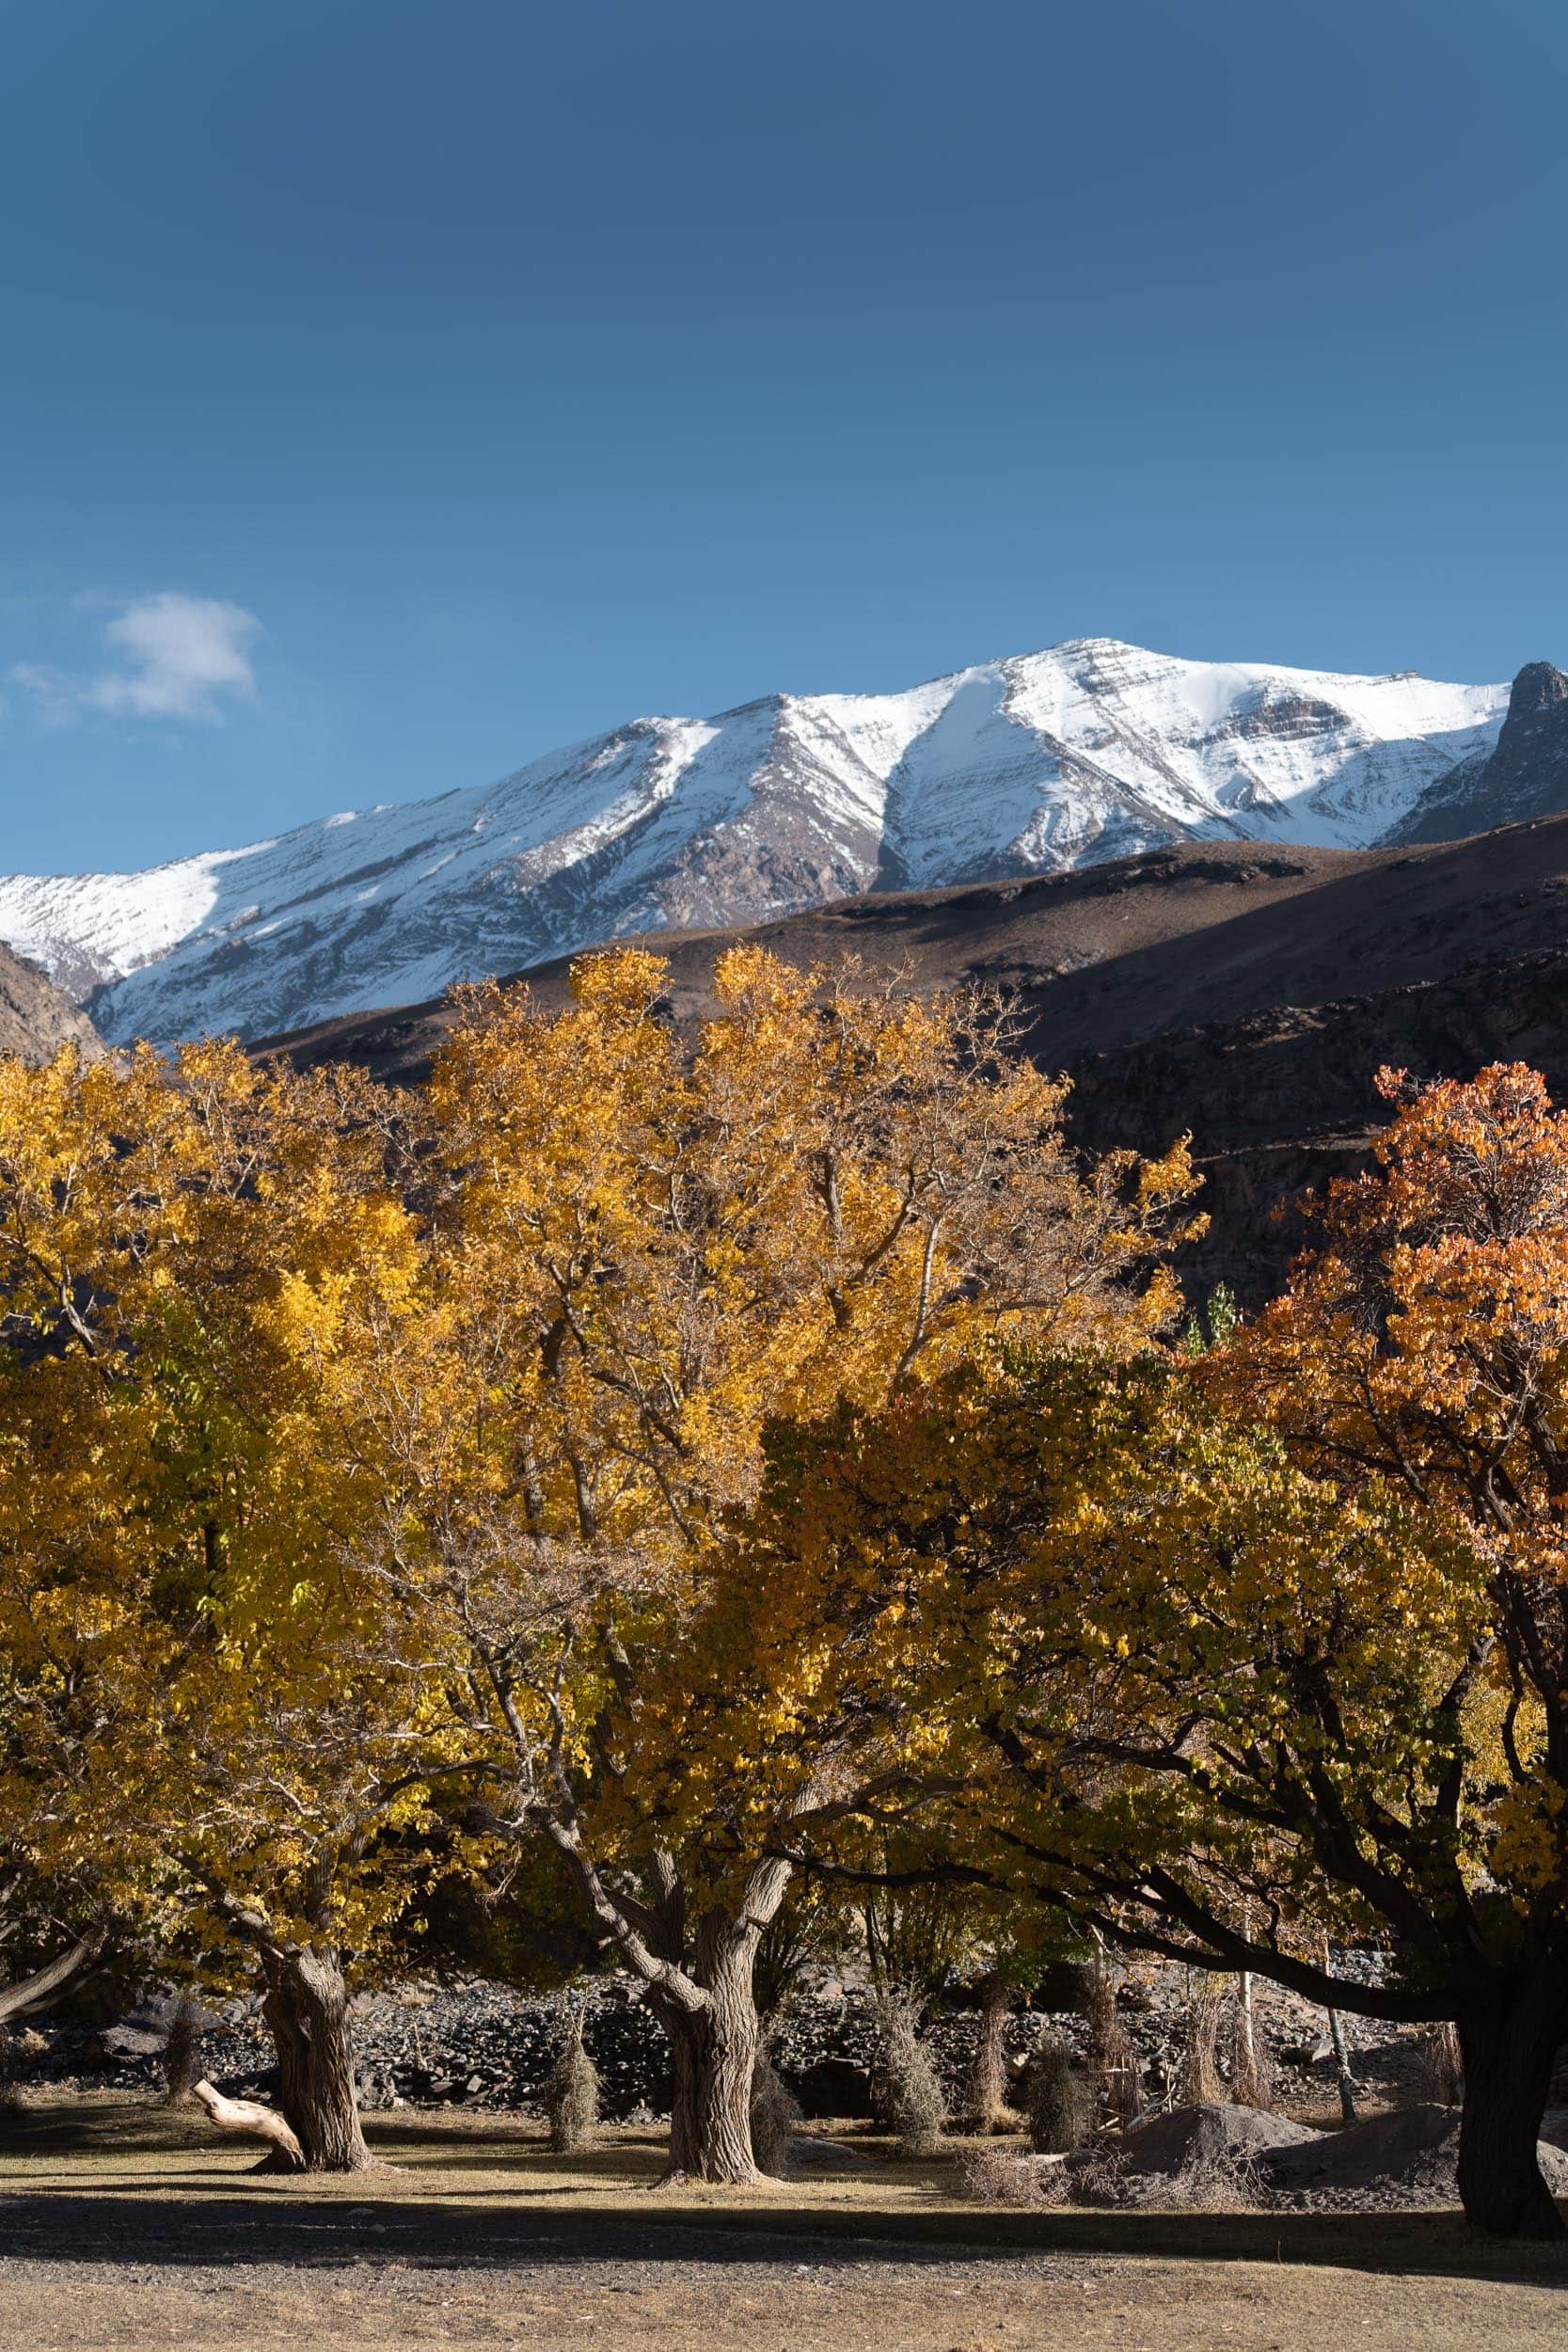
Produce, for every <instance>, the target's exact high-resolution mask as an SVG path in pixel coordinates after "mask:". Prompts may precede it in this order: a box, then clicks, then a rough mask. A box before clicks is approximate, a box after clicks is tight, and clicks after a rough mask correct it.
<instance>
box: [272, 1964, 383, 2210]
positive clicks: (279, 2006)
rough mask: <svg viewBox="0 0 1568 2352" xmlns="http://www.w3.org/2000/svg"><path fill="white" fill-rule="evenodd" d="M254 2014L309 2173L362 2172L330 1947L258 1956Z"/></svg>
mask: <svg viewBox="0 0 1568 2352" xmlns="http://www.w3.org/2000/svg"><path fill="white" fill-rule="evenodd" d="M262 1966H263V1968H264V1970H265V1973H266V1981H267V1992H266V1998H265V2000H264V2001H263V2002H262V2004H261V2013H262V2015H263V2016H264V2017H265V2019H266V2021H267V2024H268V2026H270V2027H271V2029H272V2038H273V2042H274V2044H275V2045H276V2047H277V2104H278V2106H279V2107H280V2108H281V2109H282V2111H283V2113H284V2115H285V2116H286V2117H287V2118H288V2121H289V2122H290V2124H291V2125H292V2127H293V2133H294V2137H295V2138H296V2139H297V2140H298V2141H299V2144H300V2148H301V2150H302V2152H303V2153H304V2158H305V2169H306V2170H307V2171H309V2172H362V2171H364V2170H365V2169H366V2167H367V2166H368V2165H370V2164H371V2162H372V2156H371V2152H370V2150H369V2149H368V2148H367V2147H366V2145H365V2137H364V2134H363V2132H361V2130H360V2128H359V2106H358V2102H357V2100H356V2097H355V2092H354V2045H353V2042H352V2041H351V2039H350V2035H349V2025H348V1990H347V1987H346V1986H345V1985H344V1983H343V1972H342V1966H341V1962H340V1960H339V1957H338V1954H337V1952H336V1951H335V1950H334V1949H333V1948H332V1947H331V1946H330V1945H325V1944H319V1945H297V1946H291V1947H289V1949H288V1950H286V1951H284V1952H281V1953H277V1954H274V1953H270V1952H269V1953H266V1954H264V1955H263V1957H262Z"/></svg>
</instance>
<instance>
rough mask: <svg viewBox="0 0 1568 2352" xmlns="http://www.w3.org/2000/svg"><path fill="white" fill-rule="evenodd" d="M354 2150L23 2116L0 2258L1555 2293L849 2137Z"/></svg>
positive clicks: (524, 2137) (1555, 2254)
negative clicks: (810, 2167)
mask: <svg viewBox="0 0 1568 2352" xmlns="http://www.w3.org/2000/svg"><path fill="white" fill-rule="evenodd" d="M371 2137H372V2144H373V2145H374V2147H375V2149H376V2151H377V2153H378V2155H379V2157H380V2158H381V2159H382V2161H381V2163H380V2164H379V2165H378V2167H377V2169H375V2170H374V2171H372V2172H370V2173H367V2174H364V2175H361V2176H359V2177H357V2178H356V2179H351V2180H342V2179H338V2180H332V2181H320V2182H312V2181H297V2180H294V2181H291V2180H288V2179H284V2178H279V2177H278V2176H277V2175H268V2176H261V2177H258V2176H254V2175H252V2174H250V2173H249V2172H248V2171H246V2170H245V2169H243V2160H242V2164H241V2167H240V2169H236V2166H235V2160H234V2152H233V2151H232V2149H231V2148H230V2147H227V2146H222V2145H221V2144H215V2143H214V2140H213V2139H212V2137H211V2136H210V2135H207V2134H204V2133H203V2132H202V2131H201V2130H200V2128H199V2127H198V2125H196V2124H194V2123H187V2122H183V2121H182V2119H180V2118H176V2117H172V2116H169V2115H167V2114H161V2113H159V2112H158V2111H157V2110H149V2109H147V2108H138V2107H134V2106H119V2107H115V2108H106V2107H104V2106H101V2105H95V2104H92V2103H88V2102H82V2103H80V2104H72V2105H67V2104H65V2103H60V2104H58V2105H56V2106H53V2107H49V2108H39V2109H36V2110H34V2111H32V2112H31V2113H30V2114H29V2115H28V2116H27V2117H26V2118H25V2119H24V2120H23V2122H22V2123H21V2125H20V2128H13V2129H12V2130H11V2131H9V2132H8V2135H7V2139H6V2144H5V2146H4V2148H3V2149H0V2254H4V2255H11V2256H21V2257H24V2258H25V2259H27V2260H30V2261H33V2262H46V2263H47V2262H58V2263H61V2264H73V2265H82V2264H86V2265H133V2266H136V2265H140V2266H144V2267H146V2268H148V2269H156V2268H159V2267H161V2266H175V2265H179V2266H193V2265H194V2266H211V2267H213V2268H215V2269H219V2270H221V2269H224V2268H226V2267H230V2266H240V2265H263V2264H283V2265H289V2266H291V2267H295V2268H312V2269H323V2268H328V2269H330V2268H341V2269H351V2268H353V2267H355V2266H357V2265H366V2264H372V2265H388V2264H399V2265H407V2266H409V2267H412V2268H416V2269H418V2268H431V2269H451V2268H459V2269H462V2268H473V2269H476V2270H477V2269H486V2270H496V2269H504V2268H512V2269H515V2270H518V2271H520V2272H530V2273H532V2274H535V2275H537V2274H538V2273H540V2272H541V2271H546V2272H548V2271H557V2270H559V2271H569V2270H571V2269H572V2268H573V2267H575V2266H577V2265H588V2264H597V2263H606V2262H610V2263H613V2262H626V2261H631V2262H639V2263H655V2264H662V2263H669V2264H672V2265H675V2264H680V2265H712V2266H713V2267H715V2268H719V2267H728V2268H732V2269H734V2268H738V2267H744V2266H746V2265H777V2264H779V2263H781V2262H785V2261H792V2262H795V2263H797V2264H803V2263H810V2264H811V2265H812V2266H813V2267H814V2268H816V2269H822V2270H835V2271H840V2272H854V2271H859V2272H867V2271H875V2270H876V2269H877V2268H878V2266H879V2265H880V2266H885V2265H890V2264H898V2265H911V2264H915V2265H918V2264H922V2263H931V2264H938V2263H951V2262H952V2261H953V2260H954V2259H955V2258H959V2259H963V2260H966V2261H978V2262H980V2263H982V2264H984V2263H985V2262H986V2261H987V2260H988V2259H989V2258H996V2259H1006V2260H1008V2261H1011V2262H1016V2261H1017V2260H1018V2258H1019V2256H1020V2255H1021V2254H1022V2255H1026V2256H1036V2257H1062V2256H1080V2257H1082V2256H1101V2257H1106V2256H1109V2257H1116V2258H1119V2259H1120V2260H1123V2261H1125V2260H1128V2259H1132V2260H1133V2261H1148V2262H1149V2263H1168V2262H1172V2261H1175V2262H1182V2263H1188V2262H1199V2263H1211V2262H1216V2263H1280V2264H1290V2265H1323V2266H1332V2267H1334V2268H1337V2269H1342V2270H1343V2269H1355V2270H1362V2271H1367V2272H1376V2273H1383V2274H1386V2275H1388V2276H1408V2275H1414V2274H1424V2275H1427V2276H1433V2275H1438V2276H1447V2277H1453V2278H1482V2279H1487V2278H1489V2279H1497V2280H1504V2279H1509V2280H1528V2281H1530V2282H1532V2283H1534V2284H1536V2285H1539V2286H1559V2287H1562V2288H1568V2249H1559V2248H1555V2247H1511V2246H1498V2245H1495V2244H1489V2243H1487V2242H1486V2241H1484V2240H1481V2239H1477V2238H1475V2237H1473V2236H1472V2235H1471V2234H1470V2233H1469V2232H1468V2231H1467V2230H1466V2229H1465V2224H1464V2222H1463V2220H1462V2218H1461V2217H1460V2216H1458V2215H1457V2214H1345V2215H1331V2214H1276V2213H1225V2214H1197V2213H1169V2212H1148V2211H1132V2212H1090V2211H1084V2210H1080V2209H1073V2210H1069V2211H1053V2212H1044V2213H1006V2212H994V2211H988V2210H986V2209H984V2208H981V2207H976V2206H973V2205H965V2204H963V2203H961V2202H960V2201H958V2169H957V2163H956V2161H954V2160H952V2159H947V2160H939V2161H937V2162H934V2163H931V2164H927V2165H911V2164H899V2163H895V2162H893V2161H891V2160H889V2159H888V2158H887V2157H886V2156H885V2154H883V2153H881V2152H880V2151H879V2150H877V2149H876V2148H875V2146H874V2144H873V2143H870V2142H866V2141H863V2142H862V2143H861V2147H862V2149H863V2151H864V2153H862V2154H860V2155H859V2156H858V2157H857V2156H847V2162H846V2168H845V2169H844V2171H843V2172H842V2173H839V2174H836V2175H833V2174H829V2175H827V2176H822V2177H820V2178H819V2179H818V2180H814V2181H813V2182H812V2184H811V2185H803V2184H800V2183H790V2184H780V2185H776V2186H774V2187H772V2188H771V2189H770V2190H768V2191H767V2192H764V2193H763V2194H761V2195H757V2196H752V2195H743V2194H736V2195H734V2196H733V2197H732V2196H731V2195H728V2194H726V2193H725V2192H723V2191H719V2190H692V2191H680V2192H676V2191H664V2192H659V2193H657V2194H649V2193H648V2191H649V2188H650V2186H651V2185H652V2183H653V2181H654V2179H655V2178H656V2176H657V2169H658V2164H659V2161H660V2141H659V2139H658V2137H657V2135H654V2134H634V2133H626V2134H622V2135H620V2136H618V2137H616V2138H614V2139H613V2140H610V2141H609V2142H608V2143H607V2144H606V2145H604V2146H602V2147H600V2148H599V2149H597V2150H595V2151H594V2152H593V2153H591V2154H588V2155H586V2156H583V2157H581V2158H571V2159H562V2158H560V2157H552V2156H550V2155H549V2154H548V2153H547V2152H546V2150H545V2148H544V2147H543V2145H542V2142H541V2139H540V2137H539V2134H538V2130H537V2127H531V2126H529V2125H527V2124H524V2123H522V2122H513V2121H509V2120H506V2119H499V2118H492V2117H485V2118H483V2119H480V2118H467V2117H461V2116H457V2117H447V2116H442V2117H437V2118H431V2119H428V2120H425V2119H419V2118H413V2117H410V2118H407V2119H402V2118H397V2119H387V2120H386V2121H384V2122H381V2123H379V2124H374V2125H372V2131H371ZM868 2155H869V2157H870V2159H871V2160H870V2161H867V2160H866V2157H867V2156H868ZM454 2175H455V2176H456V2177H453V2176H454ZM469 2175H483V2176H485V2177H483V2179H480V2178H470V2177H468V2176H469Z"/></svg>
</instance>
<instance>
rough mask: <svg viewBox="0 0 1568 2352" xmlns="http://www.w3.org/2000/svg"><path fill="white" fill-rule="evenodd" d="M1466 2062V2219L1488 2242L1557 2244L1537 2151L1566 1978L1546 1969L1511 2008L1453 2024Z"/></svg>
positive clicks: (1462, 2169) (1484, 2010)
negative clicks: (1513, 2240)
mask: <svg viewBox="0 0 1568 2352" xmlns="http://www.w3.org/2000/svg"><path fill="white" fill-rule="evenodd" d="M1457 2023H1458V2026H1459V2043H1460V2048H1461V2050H1462V2051H1463V2053H1464V2058H1465V2106H1464V2110H1463V2112H1462V2114H1461V2117H1460V2125H1459V2193H1460V2196H1461V2198H1462V2199H1463V2200H1464V2204H1465V2218H1466V2219H1467V2220H1468V2221H1469V2222H1470V2223H1471V2224H1472V2226H1473V2227H1474V2228H1476V2229H1478V2230H1484V2231H1485V2232H1486V2233H1487V2234H1488V2235H1489V2236H1492V2237H1528V2238H1560V2237H1561V2236H1562V2235H1563V2234H1564V2232H1563V2224H1562V2217H1561V2215H1560V2213H1559V2211H1558V2208H1557V2205H1556V2203H1555V2202H1554V2201H1553V2198H1552V2196H1551V2193H1550V2191H1549V2190H1548V2188H1547V2186H1546V2184H1545V2182H1544V2180H1543V2179H1542V2177H1541V2168H1540V2166H1539V2164H1538V2163H1537V2162H1536V2155H1535V2150H1536V2143H1537V2141H1538V2140H1539V2138H1540V2137H1541V2117H1542V2112H1543V2110H1544V2107H1545V2105H1546V2093H1547V2090H1548V2089H1549V2088H1550V2085H1551V2079H1552V2067H1553V2064H1554V2061H1555V2058H1556V2054H1557V2048H1558V2044H1559V2042H1560V2041H1561V2039H1562V2036H1563V2032H1564V2030H1565V2028H1568V1970H1564V1969H1562V1968H1560V1967H1559V1966H1557V1965H1555V1964H1553V1963H1544V1964H1542V1965H1541V1966H1539V1967H1537V1969H1536V1970H1535V1971H1534V1972H1533V1973H1532V1974H1531V1975H1530V1976H1529V1977H1528V1978H1527V1979H1524V1980H1523V1981H1522V1982H1521V1983H1519V1984H1518V1985H1517V1986H1516V1988H1515V1990H1514V1993H1513V1998H1512V1999H1510V1998H1508V1997H1507V1996H1506V1994H1501V1995H1499V1996H1498V1997H1496V1998H1494V1999H1492V2000H1490V2001H1487V2000H1483V2001H1481V2002H1478V2003H1477V2004H1476V2005H1475V2007H1474V2008H1473V2009H1467V2010H1465V2011H1464V2012H1463V2013H1462V2014H1461V2015H1460V2017H1459V2018H1458V2020H1457Z"/></svg>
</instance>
